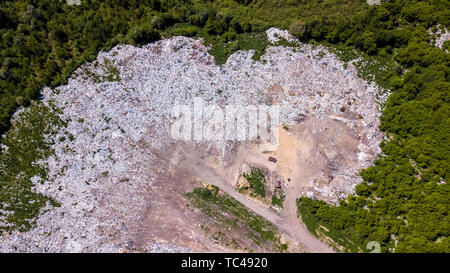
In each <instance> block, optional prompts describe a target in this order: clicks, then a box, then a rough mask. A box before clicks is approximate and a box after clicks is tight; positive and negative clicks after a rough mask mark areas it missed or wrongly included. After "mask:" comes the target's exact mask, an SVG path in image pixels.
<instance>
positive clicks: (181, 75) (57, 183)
mask: <svg viewBox="0 0 450 273" xmlns="http://www.w3.org/2000/svg"><path fill="white" fill-rule="evenodd" d="M267 33H268V37H269V40H270V41H272V42H276V41H277V39H280V38H279V37H284V38H285V39H290V40H292V39H293V38H292V37H290V36H289V34H287V32H283V31H280V30H277V29H270V30H268V31H267ZM207 51H208V48H207V47H205V46H204V45H203V41H202V40H201V39H198V40H195V39H191V38H187V37H173V38H170V39H165V40H161V41H157V42H155V43H152V44H148V45H145V46H142V47H134V46H129V45H119V46H116V47H114V48H113V49H112V50H110V51H108V52H100V53H99V54H98V57H97V59H96V60H95V61H93V62H91V63H86V64H84V65H82V66H81V67H80V68H79V69H78V70H77V71H76V72H75V73H74V74H73V76H72V77H71V78H70V79H69V81H68V84H67V85H64V86H60V87H57V88H55V89H50V88H45V89H44V90H43V91H42V94H43V97H44V99H43V101H44V103H49V102H50V101H52V103H54V104H55V105H56V106H58V107H59V108H61V109H62V111H63V114H62V117H63V118H64V119H66V120H68V121H69V122H68V124H67V127H65V128H63V129H62V130H61V132H60V133H59V134H58V135H55V136H49V138H52V139H53V140H54V141H55V144H54V145H53V149H54V150H55V155H54V156H52V157H50V158H49V159H48V160H47V161H46V164H48V167H49V177H51V178H52V179H51V180H52V182H50V181H42V180H41V179H40V178H36V179H35V181H34V182H35V184H36V190H37V191H38V192H41V193H43V194H45V195H47V196H51V197H53V198H54V199H55V200H57V201H58V202H59V203H60V204H61V206H60V207H52V208H48V209H49V210H48V211H47V212H45V213H43V214H42V215H41V216H40V218H39V219H38V221H37V224H36V226H35V227H34V228H33V229H31V230H30V231H28V232H24V233H19V232H13V233H12V234H9V235H8V234H3V235H2V237H1V241H2V246H1V248H0V251H2V252H8V251H19V252H22V251H23V252H35V251H47V252H61V251H73V252H118V251H121V250H123V249H127V246H128V244H130V242H132V241H133V240H134V239H135V238H136V236H138V235H139V232H140V231H141V228H142V227H141V225H142V220H143V215H144V214H145V212H146V211H147V210H148V208H149V207H151V206H152V198H151V196H152V195H155V194H157V191H158V190H157V189H155V188H154V186H153V185H154V183H155V181H156V180H157V179H159V178H158V173H161V172H164V170H161V169H158V166H157V164H154V162H156V161H157V160H158V153H154V152H152V151H162V152H164V150H165V149H166V148H167V147H170V146H171V145H175V144H176V143H178V142H179V140H174V139H173V138H171V135H170V126H171V124H172V123H173V122H174V118H173V116H171V111H172V109H173V107H174V105H176V104H178V105H191V104H192V102H193V101H194V100H195V99H196V98H201V99H202V100H203V102H204V103H205V104H214V105H218V106H220V107H222V106H223V107H225V106H226V105H237V104H239V105H261V104H263V105H277V106H279V109H280V124H285V125H286V126H290V125H294V124H299V122H300V121H301V120H302V119H305V118H308V117H313V118H317V119H324V118H331V119H335V120H338V121H339V122H342V123H344V124H346V126H348V127H349V128H358V133H359V135H357V136H355V137H356V138H357V142H358V145H357V149H358V159H357V160H358V162H359V163H358V167H357V168H347V169H343V170H342V172H341V173H342V175H343V176H344V178H345V179H342V180H343V181H344V180H345V182H343V184H342V187H341V188H340V186H339V185H337V186H334V188H330V189H327V192H325V193H322V194H327V195H329V196H330V198H331V199H332V200H335V199H336V198H337V196H338V194H340V195H339V196H342V194H344V195H345V194H348V193H350V192H351V191H352V188H353V187H354V185H356V184H357V183H360V182H361V178H360V177H359V176H358V173H359V171H360V170H361V169H362V168H365V167H367V166H369V165H370V164H372V162H373V160H374V158H375V157H376V155H377V154H378V153H379V152H380V150H379V148H378V145H379V142H380V140H381V138H382V134H381V133H380V132H379V130H378V125H379V115H380V112H379V106H378V105H379V104H378V103H377V99H376V98H377V94H378V93H379V90H378V88H377V87H376V86H375V85H373V84H368V83H367V82H366V81H364V80H362V79H361V78H359V77H358V76H357V74H358V72H357V70H356V68H355V67H354V66H353V65H352V64H348V65H345V64H344V63H343V62H342V61H340V60H339V59H338V58H337V57H336V56H335V55H334V54H332V53H330V52H329V51H328V50H327V49H326V48H324V47H321V46H319V47H312V46H311V45H307V44H300V43H299V44H298V46H296V47H284V46H271V47H269V48H267V50H266V53H265V54H264V55H263V56H262V57H261V61H255V60H253V59H252V56H253V53H254V52H253V51H252V50H250V51H238V52H236V53H234V54H233V55H231V56H230V57H229V59H228V60H227V62H226V63H225V64H224V65H222V66H217V65H216V64H215V62H214V58H213V57H212V56H211V55H210V54H208V52H207ZM68 135H70V136H72V137H67V136H68ZM311 135H314V134H313V133H311ZM204 143H207V145H208V149H216V150H218V151H220V153H219V154H220V155H221V156H226V154H227V153H228V151H229V150H230V149H232V147H235V146H236V145H239V142H236V141H235V142H233V144H232V145H231V144H230V141H228V140H215V141H210V142H208V141H203V144H204ZM186 145H191V146H195V145H198V143H196V142H195V140H187V141H186ZM326 145H327V143H325V144H323V146H324V147H325V148H324V149H326ZM318 191H320V189H318ZM317 196H318V198H321V195H320V194H318V195H317ZM325 197H326V196H325ZM333 198H334V199H333ZM325 199H326V198H325ZM331 199H330V200H331ZM168 217H170V216H168ZM142 251H152V252H155V251H156V252H157V251H164V252H174V251H175V252H179V251H189V250H188V249H185V248H179V247H177V246H175V245H172V244H170V243H168V244H164V243H154V244H148V245H146V246H144V247H143V249H142Z"/></svg>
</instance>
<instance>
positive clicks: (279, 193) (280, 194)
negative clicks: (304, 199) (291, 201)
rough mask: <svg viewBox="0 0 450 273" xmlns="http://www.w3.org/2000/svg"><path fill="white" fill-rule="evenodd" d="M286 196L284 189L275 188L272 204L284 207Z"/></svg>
mask: <svg viewBox="0 0 450 273" xmlns="http://www.w3.org/2000/svg"><path fill="white" fill-rule="evenodd" d="M285 197H286V195H285V194H284V191H283V190H282V189H275V190H274V192H273V195H272V205H274V206H278V207H280V208H282V207H283V202H284V198H285Z"/></svg>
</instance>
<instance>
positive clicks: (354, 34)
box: [0, 0, 450, 253]
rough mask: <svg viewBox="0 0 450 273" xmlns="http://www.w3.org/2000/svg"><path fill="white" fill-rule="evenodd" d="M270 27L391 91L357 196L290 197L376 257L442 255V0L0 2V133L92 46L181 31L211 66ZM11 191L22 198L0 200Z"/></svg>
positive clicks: (23, 214)
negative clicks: (200, 42)
mask: <svg viewBox="0 0 450 273" xmlns="http://www.w3.org/2000/svg"><path fill="white" fill-rule="evenodd" d="M271 26H274V27H278V28H282V29H288V30H289V31H290V32H291V33H292V34H294V35H295V36H296V37H297V38H298V39H299V40H301V41H303V42H309V43H317V44H318V43H320V44H323V45H326V46H330V47H331V48H334V49H336V51H337V52H338V54H339V56H340V57H341V58H342V59H343V60H344V61H350V60H352V59H354V58H357V57H362V58H364V59H366V60H370V62H368V64H367V65H366V66H361V67H360V72H361V76H363V77H367V78H368V79H371V80H374V81H375V82H376V83H378V84H379V85H380V86H381V87H383V88H386V89H389V90H390V91H391V92H392V95H391V96H390V97H389V99H388V101H387V102H386V104H385V105H384V107H383V113H382V116H381V126H380V129H381V130H382V131H384V132H385V134H386V139H385V141H383V143H382V144H381V148H382V151H383V153H382V155H380V157H379V158H378V159H377V160H376V162H375V164H374V165H373V166H372V167H370V168H368V169H365V170H363V171H362V172H361V176H362V178H363V179H364V182H363V183H362V184H360V185H358V186H357V187H356V190H355V194H353V195H350V196H348V198H347V199H343V200H341V201H340V203H339V206H333V205H329V204H326V203H324V202H321V201H318V200H313V199H309V198H299V200H298V205H299V209H300V208H301V211H307V213H308V214H309V215H311V216H313V217H315V219H316V220H317V221H319V222H320V223H323V225H325V226H328V227H332V228H333V229H335V230H337V231H339V232H340V233H341V234H342V235H343V236H345V237H347V238H348V239H349V240H351V241H352V242H353V243H354V244H355V245H356V246H358V248H359V249H361V250H362V251H366V249H365V246H366V244H367V243H368V242H369V241H377V242H380V244H381V249H382V251H383V252H447V253H448V252H450V239H449V237H448V235H449V233H450V219H449V217H448V212H449V207H450V187H449V185H448V184H447V180H448V178H449V174H450V158H449V155H450V141H449V135H450V118H449V117H450V115H449V114H450V108H449V100H450V92H449V90H450V83H449V74H450V68H449V67H450V56H449V53H448V51H445V49H449V48H450V44H449V42H447V43H445V44H444V46H443V48H444V50H443V49H440V48H438V47H436V46H434V45H433V42H434V41H435V39H436V35H435V34H434V33H436V32H437V31H438V29H439V28H441V29H443V28H447V29H449V27H450V1H449V0H430V1H419V0H411V1H406V0H390V1H382V5H379V6H377V5H374V6H369V5H367V3H366V1H365V0H350V1H344V0H278V1H276V0H269V1H263V0H223V1H215V0H209V1H199V0H174V1H169V0H142V1H137V0H105V1H95V0H81V5H68V4H67V3H66V1H54V0H39V1H37V0H35V1H33V0H19V1H4V0H2V1H0V36H1V40H0V134H5V135H6V136H8V135H12V134H14V132H12V129H11V117H12V115H13V114H14V113H15V111H16V110H17V109H19V108H20V107H23V106H29V105H30V104H31V102H32V101H35V100H39V98H40V93H39V91H40V90H41V88H42V87H43V86H50V87H55V86H58V85H61V84H64V83H65V82H66V81H67V79H68V78H69V77H70V75H71V73H72V72H73V71H74V70H75V69H76V68H77V67H79V66H80V65H81V64H82V63H84V62H86V61H91V60H93V59H94V58H95V57H96V54H97V53H98V52H99V51H100V50H108V49H110V48H112V47H113V46H115V45H118V44H133V45H136V46H140V45H143V44H146V43H150V42H152V41H155V40H158V39H161V38H166V37H170V36H173V35H185V36H191V37H202V38H204V40H205V43H209V44H211V45H212V49H211V51H210V53H211V54H212V55H214V57H215V59H216V62H217V63H218V64H221V63H224V62H225V61H226V58H227V57H228V56H229V55H230V54H231V53H233V52H234V51H236V50H239V49H257V50H259V51H261V54H262V53H263V52H264V49H265V47H266V46H267V44H265V43H264V42H263V41H260V40H258V39H253V38H252V37H257V35H258V34H260V33H261V32H262V31H264V30H265V29H267V28H268V27H271ZM30 118H35V117H30ZM42 118H44V116H42ZM36 122H37V121H36ZM6 142H8V145H9V146H11V147H12V146H14V143H11V141H10V140H8V139H7V138H3V139H2V143H6ZM27 149H37V148H36V145H34V144H33V145H31V144H30V145H27V146H25V147H22V148H20V149H16V150H14V151H15V154H13V155H12V154H10V153H8V154H6V152H5V151H4V150H3V148H2V150H1V152H0V174H1V175H0V191H3V192H2V193H0V199H1V200H0V201H1V202H2V205H1V208H2V209H8V208H12V206H8V204H11V202H13V201H11V200H14V209H10V210H11V211H12V214H13V215H15V216H14V217H11V218H10V219H11V221H12V222H14V221H16V223H15V225H14V224H13V225H12V226H19V224H18V223H20V226H25V227H26V228H30V223H32V222H33V220H34V219H35V218H36V214H37V212H38V211H39V208H36V207H35V206H36V203H34V205H33V206H34V207H33V209H32V210H31V211H28V208H30V206H29V205H28V204H30V196H33V195H32V194H31V192H32V191H31V182H29V183H28V182H27V183H25V182H23V179H22V178H21V179H20V181H22V182H20V183H19V182H17V181H18V180H19V178H18V176H19V173H20V172H21V170H19V169H17V164H15V163H14V162H17V161H15V160H17V158H24V157H26V158H27V160H26V161H24V162H21V163H20V164H22V165H23V164H28V165H30V168H31V167H32V165H33V159H37V158H34V157H33V156H35V154H36V153H34V152H32V151H30V150H27ZM5 162H6V163H5ZM13 167H14V168H15V169H14V170H12V169H10V168H13ZM23 168H26V166H22V169H23ZM39 171H40V172H41V171H44V170H39ZM30 177H31V174H30ZM17 185H21V186H23V187H25V188H26V189H27V190H28V191H26V190H25V188H24V189H21V190H20V191H22V194H17V195H14V196H13V195H11V194H10V193H6V191H5V189H6V188H8V189H14V190H17V187H16V186H17ZM30 194H31V195H30ZM17 196H18V197H17ZM31 198H32V197H31ZM39 198H41V197H39ZM31 203H33V202H31ZM37 203H39V204H41V203H42V206H44V205H43V204H44V202H37ZM2 213H3V212H2ZM26 228H25V229H26ZM0 230H1V229H0Z"/></svg>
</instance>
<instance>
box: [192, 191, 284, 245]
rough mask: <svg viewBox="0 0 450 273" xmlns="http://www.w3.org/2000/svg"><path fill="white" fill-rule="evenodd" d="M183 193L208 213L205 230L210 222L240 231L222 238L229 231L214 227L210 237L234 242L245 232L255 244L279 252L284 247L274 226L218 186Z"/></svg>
mask: <svg viewBox="0 0 450 273" xmlns="http://www.w3.org/2000/svg"><path fill="white" fill-rule="evenodd" d="M186 197H187V199H188V200H190V202H191V203H192V204H193V205H194V206H195V207H197V208H199V209H200V210H201V211H202V212H203V213H204V214H206V215H208V216H209V219H210V220H211V221H210V223H209V224H210V226H209V227H207V229H206V228H204V230H205V231H206V230H208V231H210V230H211V229H212V227H211V225H212V224H214V225H216V226H218V227H220V228H223V229H224V230H234V231H239V232H240V233H241V234H240V235H239V236H238V237H237V238H232V239H230V238H225V237H227V235H228V233H229V232H225V233H224V232H223V231H215V232H213V233H212V237H213V238H215V239H217V240H219V239H220V240H221V241H224V242H225V241H226V244H228V245H235V246H236V245H239V243H238V241H239V239H240V238H244V237H241V236H242V235H245V238H250V239H251V240H252V241H253V242H254V243H255V244H256V245H258V246H263V247H267V248H269V249H276V250H278V251H280V252H283V251H285V250H286V249H287V246H286V245H285V244H282V243H281V242H280V238H279V236H278V229H277V227H275V226H274V225H273V224H272V223H270V222H269V221H267V220H266V219H264V218H263V217H261V216H259V215H257V214H255V213H254V212H252V211H249V210H248V209H247V208H246V207H245V206H244V205H243V204H241V203H240V202H238V201H237V200H236V199H234V198H233V197H231V196H229V195H227V194H225V193H223V192H221V191H220V190H219V188H218V187H215V186H209V187H206V188H195V189H194V190H193V191H192V192H190V193H187V194H186ZM218 235H220V236H218Z"/></svg>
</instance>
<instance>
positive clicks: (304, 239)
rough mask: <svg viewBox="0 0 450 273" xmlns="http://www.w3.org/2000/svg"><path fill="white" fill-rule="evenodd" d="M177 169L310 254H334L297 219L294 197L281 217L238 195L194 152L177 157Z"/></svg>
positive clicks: (291, 197) (288, 200) (183, 153)
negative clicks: (221, 193)
mask: <svg viewBox="0 0 450 273" xmlns="http://www.w3.org/2000/svg"><path fill="white" fill-rule="evenodd" d="M171 162H172V163H176V164H177V168H183V169H185V170H188V171H189V172H190V173H191V174H192V175H195V176H196V177H197V178H198V179H200V180H201V181H204V182H205V183H209V184H212V185H215V186H217V187H219V188H220V189H221V190H222V191H224V192H225V193H227V194H229V195H230V196H232V197H233V198H234V199H236V200H237V201H239V202H241V203H242V204H243V205H244V206H246V207H247V208H248V209H250V210H252V211H253V212H255V213H257V214H259V215H261V216H262V217H264V218H265V219H267V220H268V221H269V222H271V223H272V224H274V225H275V226H276V227H277V228H278V229H279V230H280V231H281V232H284V233H286V234H287V235H289V236H290V237H291V238H292V239H294V240H296V241H297V242H298V243H300V244H302V245H303V246H304V247H305V248H306V249H307V251H309V252H333V250H332V249H331V248H330V247H329V246H327V245H326V244H324V243H323V242H321V241H320V240H318V239H317V238H316V237H314V236H313V235H312V234H311V233H309V232H308V230H307V229H306V228H305V227H304V225H303V224H302V223H301V221H300V219H299V218H298V217H297V207H296V203H295V200H296V198H295V197H293V196H289V195H288V196H287V200H286V201H287V202H286V206H287V207H286V208H287V211H288V213H287V214H285V215H283V216H280V215H278V214H277V213H275V212H274V211H272V210H270V209H269V208H267V207H264V206H261V205H259V204H258V203H256V202H255V201H253V200H251V199H249V198H247V197H245V196H244V195H242V194H240V193H238V192H237V191H236V190H235V189H234V188H233V187H232V186H231V185H230V184H229V183H227V182H226V181H224V180H222V179H221V178H220V176H219V175H218V174H217V173H216V172H215V170H214V169H212V168H210V167H208V166H207V165H206V164H205V163H204V162H203V161H202V160H201V159H200V158H198V157H197V156H196V153H195V152H193V151H183V152H181V153H180V154H178V155H177V159H176V161H173V160H171Z"/></svg>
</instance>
